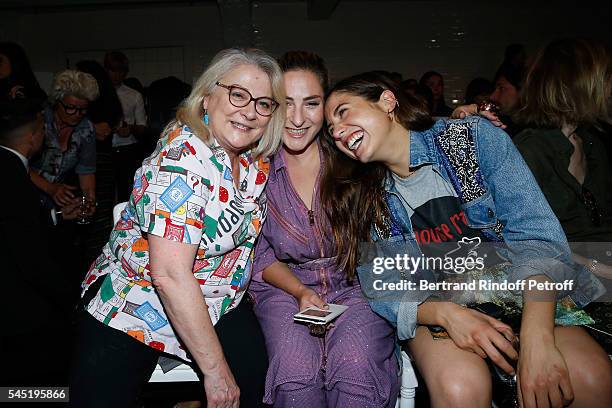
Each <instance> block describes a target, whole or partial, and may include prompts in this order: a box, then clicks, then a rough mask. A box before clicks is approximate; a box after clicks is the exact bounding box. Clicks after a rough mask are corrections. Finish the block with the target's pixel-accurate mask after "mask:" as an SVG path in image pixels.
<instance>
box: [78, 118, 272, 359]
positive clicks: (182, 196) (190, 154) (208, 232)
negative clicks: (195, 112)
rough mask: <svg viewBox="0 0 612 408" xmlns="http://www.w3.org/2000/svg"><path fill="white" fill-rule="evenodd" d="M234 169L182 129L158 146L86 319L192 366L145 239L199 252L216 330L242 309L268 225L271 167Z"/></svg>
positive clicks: (198, 270)
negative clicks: (155, 280) (236, 176)
mask: <svg viewBox="0 0 612 408" xmlns="http://www.w3.org/2000/svg"><path fill="white" fill-rule="evenodd" d="M239 165H240V179H241V180H242V181H241V183H240V185H241V187H243V188H241V189H237V188H236V187H235V184H234V180H233V177H232V172H231V162H230V159H229V157H228V156H227V154H226V153H225V152H224V151H223V150H222V149H220V148H218V147H215V146H213V147H212V148H210V147H209V146H207V145H206V144H205V143H204V142H203V141H201V140H200V139H199V138H198V137H196V136H195V135H194V134H192V133H191V131H190V130H189V129H188V128H186V127H183V128H182V129H178V130H176V131H174V132H172V133H171V134H170V135H169V136H168V137H166V138H164V139H161V140H160V141H159V142H158V145H157V148H156V151H155V152H154V153H153V155H152V156H150V157H149V158H148V159H146V160H145V161H144V163H143V165H142V167H141V168H140V169H139V170H138V171H137V172H136V175H135V177H134V188H133V191H132V195H131V197H130V201H129V203H128V205H127V206H126V208H125V209H124V210H123V212H122V214H121V219H120V220H119V221H118V222H117V223H116V225H115V227H114V229H113V231H112V233H111V236H110V240H109V242H108V244H107V245H106V246H105V247H104V249H103V252H102V254H101V255H100V256H99V257H98V259H97V260H96V261H95V262H94V264H93V265H92V267H91V268H90V270H89V272H88V274H87V276H86V278H85V281H84V282H83V285H82V287H83V292H84V291H86V290H87V288H88V287H89V286H90V285H91V284H92V283H93V282H94V281H95V280H96V279H98V278H99V277H102V278H101V279H104V281H103V283H102V285H101V287H100V289H99V291H98V293H97V294H96V296H95V297H94V298H93V299H92V301H91V302H90V303H89V305H88V307H87V309H88V311H89V312H90V313H91V314H92V315H93V316H94V317H95V318H96V319H98V320H99V321H101V322H102V323H104V324H107V325H109V326H111V327H114V328H116V329H119V330H122V331H124V332H125V333H127V334H128V335H130V336H132V337H134V338H136V339H137V340H139V341H141V342H143V343H145V344H147V345H149V346H150V347H153V348H156V349H158V350H161V351H165V352H167V353H171V354H175V355H177V356H179V357H181V358H183V359H189V356H188V355H187V353H186V350H185V348H184V346H183V345H182V344H181V342H180V340H179V339H178V338H177V335H176V333H175V332H174V331H173V328H172V326H171V325H170V322H169V319H168V317H167V316H166V314H165V311H164V307H163V305H162V303H161V300H160V299H159V296H158V295H157V293H156V291H155V289H154V287H153V286H152V279H151V275H150V264H149V244H148V240H147V237H148V236H149V235H155V236H158V237H163V238H165V239H168V240H172V241H176V242H181V243H185V244H197V245H198V249H197V253H196V257H195V260H194V264H193V268H192V271H193V275H194V278H195V279H196V280H197V281H198V283H199V284H200V289H201V291H202V294H203V296H204V299H205V302H206V305H207V306H208V311H209V315H210V318H211V320H212V322H213V324H216V322H217V321H218V320H219V319H220V318H221V316H223V314H225V313H226V312H227V311H229V310H231V309H233V308H234V307H236V306H237V305H238V303H239V302H240V299H241V298H242V296H243V294H244V292H245V290H246V287H247V284H248V282H249V279H250V276H251V269H252V264H253V259H252V257H253V254H252V249H253V246H254V242H255V238H256V237H257V235H258V234H259V231H260V229H261V223H262V222H263V221H264V218H265V214H266V208H265V205H266V204H265V201H266V200H265V195H264V194H263V190H264V187H265V183H262V182H261V180H262V179H263V180H264V181H265V180H266V179H267V174H268V171H269V164H268V162H267V161H264V160H258V161H254V160H253V158H252V156H251V155H250V153H244V154H242V155H241V156H240V164H239Z"/></svg>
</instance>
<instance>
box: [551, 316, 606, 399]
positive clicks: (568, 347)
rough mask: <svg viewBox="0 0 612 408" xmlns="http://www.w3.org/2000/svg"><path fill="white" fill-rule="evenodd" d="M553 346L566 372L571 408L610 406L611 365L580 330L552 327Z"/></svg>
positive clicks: (594, 342)
mask: <svg viewBox="0 0 612 408" xmlns="http://www.w3.org/2000/svg"><path fill="white" fill-rule="evenodd" d="M555 344H556V345H557V348H558V349H559V351H560V352H561V354H562V355H563V358H564V359H565V363H566V364H567V368H568V370H569V376H570V381H571V382H572V389H573V390H574V403H573V404H572V407H588V408H596V407H606V408H607V407H612V362H611V361H610V359H609V358H608V356H607V355H606V353H605V351H604V350H603V349H602V348H601V347H600V346H599V344H597V342H596V341H595V340H593V338H592V337H591V336H589V334H588V333H587V332H586V331H585V330H584V329H582V328H581V327H576V326H573V327H555Z"/></svg>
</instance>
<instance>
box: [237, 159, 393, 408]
mask: <svg viewBox="0 0 612 408" xmlns="http://www.w3.org/2000/svg"><path fill="white" fill-rule="evenodd" d="M320 154H321V155H322V154H323V153H322V151H321V150H320ZM321 166H323V163H321ZM319 177H320V174H319ZM318 184H319V179H317V182H316V184H315V192H314V195H313V210H312V211H309V210H308V208H307V207H306V206H305V205H304V203H303V202H302V200H301V199H300V197H299V195H298V194H297V192H296V191H295V189H294V188H293V185H292V184H291V182H290V179H289V173H288V171H287V168H286V167H285V160H284V155H283V152H282V150H281V151H280V152H279V153H277V154H276V155H275V156H274V157H273V160H272V165H271V169H270V178H269V182H268V186H267V189H266V194H267V197H268V218H267V220H266V222H265V223H264V226H263V230H262V233H261V235H260V238H259V241H258V243H257V246H256V249H255V265H254V276H253V280H252V281H251V286H250V289H249V291H250V293H251V295H252V297H253V298H254V300H255V314H256V315H257V318H258V319H259V322H260V323H261V327H262V329H263V332H264V336H265V338H266V347H267V350H268V356H269V359H270V364H269V368H268V374H267V377H266V391H265V396H264V402H265V403H268V404H274V406H275V407H283V408H285V407H310V408H318V407H351V408H358V407H372V408H373V407H393V406H394V405H395V400H396V398H397V394H398V392H399V378H398V364H397V359H396V357H395V355H394V345H395V331H394V329H393V327H392V326H390V325H389V324H388V323H387V322H386V321H385V320H384V319H382V318H381V317H379V316H378V315H376V314H374V312H372V310H371V309H370V306H369V305H368V303H367V301H366V300H365V298H364V297H363V294H362V292H361V287H360V286H359V283H358V282H357V281H356V279H355V280H354V284H352V285H351V284H349V283H347V281H346V277H345V274H344V271H343V270H342V269H339V268H338V267H337V266H336V265H335V257H334V255H335V246H334V244H333V240H332V234H331V229H330V228H329V226H328V225H326V224H323V223H322V221H321V220H322V219H323V218H322V217H320V216H318V214H320V211H321V209H320V205H321V203H320V200H319V195H318V194H319V193H318ZM276 261H280V262H284V263H286V264H287V265H288V266H289V268H290V269H291V270H292V271H293V273H294V274H295V275H296V276H297V277H298V279H300V281H302V283H304V284H305V285H306V286H308V287H309V288H312V289H313V290H314V291H315V292H317V293H318V294H319V295H320V296H321V298H322V299H323V300H325V301H326V302H329V303H338V304H343V305H346V306H349V308H348V310H347V311H345V312H344V313H343V314H342V315H341V316H340V317H339V318H338V319H337V320H336V321H335V322H334V324H333V326H332V328H331V329H330V330H329V331H328V332H327V334H326V335H325V337H324V338H320V337H314V336H312V335H310V332H309V330H308V327H307V326H305V325H303V324H298V323H295V322H294V321H293V315H294V314H295V313H297V312H298V303H297V300H296V299H295V298H294V297H293V296H292V295H290V294H288V293H287V292H285V291H283V290H281V289H278V288H276V287H274V286H272V285H269V284H267V283H265V282H264V281H263V279H262V271H263V269H264V268H266V267H268V266H270V265H271V264H273V263H274V262H276Z"/></svg>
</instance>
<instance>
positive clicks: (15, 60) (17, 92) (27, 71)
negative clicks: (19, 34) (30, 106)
mask: <svg viewBox="0 0 612 408" xmlns="http://www.w3.org/2000/svg"><path fill="white" fill-rule="evenodd" d="M0 98H2V99H4V98H9V99H15V98H29V99H35V100H37V101H39V102H44V100H45V99H47V95H46V94H45V92H44V91H43V90H42V89H41V88H40V85H38V81H37V80H36V77H35V76H34V73H33V72H32V68H30V61H29V60H28V57H27V55H26V53H25V51H24V50H23V48H21V46H19V45H18V44H16V43H13V42H0Z"/></svg>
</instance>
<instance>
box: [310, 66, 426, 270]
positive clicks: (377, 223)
mask: <svg viewBox="0 0 612 408" xmlns="http://www.w3.org/2000/svg"><path fill="white" fill-rule="evenodd" d="M385 90H389V91H391V92H393V94H394V95H395V97H396V99H397V101H398V103H399V106H397V107H396V109H395V110H394V114H395V120H396V121H397V122H398V123H399V124H400V125H402V126H403V127H404V128H406V132H407V131H408V129H412V130H417V131H423V130H427V129H429V128H431V126H432V125H433V119H432V118H431V116H430V114H429V111H428V109H427V106H426V104H425V103H424V102H422V101H420V100H418V99H417V98H416V97H414V96H413V95H411V94H408V93H405V92H403V91H401V90H400V88H399V85H398V84H397V83H396V82H395V81H393V79H391V78H390V77H389V76H387V75H385V74H384V73H382V72H380V71H376V72H366V73H363V74H359V75H355V76H352V77H349V78H346V79H344V80H342V81H340V82H338V83H337V84H336V85H334V86H333V87H332V89H331V90H330V91H329V93H328V95H327V96H328V97H329V96H331V95H332V94H334V93H348V94H351V95H354V96H358V97H361V98H363V99H365V100H366V101H368V102H372V103H376V102H377V101H378V100H379V98H380V95H381V94H382V93H383V91H385ZM323 139H325V142H324V143H323ZM321 144H322V145H323V146H324V148H325V149H326V150H328V149H329V150H331V151H332V152H333V153H332V154H326V155H325V157H326V163H325V164H326V165H325V172H324V174H323V179H322V182H321V202H322V207H323V208H325V209H326V211H327V216H328V218H329V220H330V223H331V228H332V233H333V236H334V239H335V241H336V246H337V252H338V254H339V257H338V265H339V266H340V267H342V268H344V269H345V270H346V271H347V277H348V278H352V277H353V276H354V275H355V270H356V268H357V264H358V261H359V256H360V253H359V244H360V243H361V242H367V241H370V232H371V230H372V227H376V229H377V230H378V231H381V232H382V233H383V235H388V234H389V232H390V231H389V220H390V214H389V209H388V208H387V204H386V199H385V197H386V193H385V190H384V180H385V177H387V175H388V172H389V170H388V169H387V167H385V166H384V165H383V164H382V163H378V162H372V163H365V164H364V163H360V162H358V161H357V160H353V159H351V158H349V157H348V156H346V155H344V154H342V153H339V152H338V150H337V149H336V148H335V146H333V145H334V142H333V140H332V138H331V135H329V133H328V132H325V137H324V138H322V143H321ZM326 153H328V152H326ZM406 160H408V158H406Z"/></svg>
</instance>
